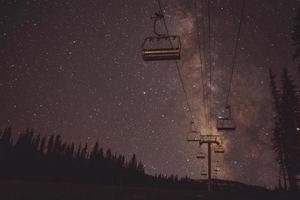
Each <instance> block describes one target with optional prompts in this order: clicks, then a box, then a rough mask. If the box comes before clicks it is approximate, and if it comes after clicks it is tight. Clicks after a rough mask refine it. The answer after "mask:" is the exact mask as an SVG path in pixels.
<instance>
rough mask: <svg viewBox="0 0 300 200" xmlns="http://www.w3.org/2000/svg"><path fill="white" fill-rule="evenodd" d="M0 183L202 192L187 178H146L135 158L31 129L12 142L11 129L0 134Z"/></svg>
mask: <svg viewBox="0 0 300 200" xmlns="http://www.w3.org/2000/svg"><path fill="white" fill-rule="evenodd" d="M0 179H16V180H34V181H35V180H37V181H56V182H73V183H91V184H106V185H110V184H111V185H124V186H157V187H181V188H197V189H199V188H202V189H205V186H204V185H203V184H202V183H199V182H196V181H193V180H191V179H189V178H187V177H184V178H178V177H177V176H174V175H170V176H165V175H161V174H159V175H155V176H150V175H147V174H146V173H145V170H144V165H143V164H142V162H140V161H137V158H136V155H135V154H133V156H132V157H131V159H129V160H128V161H126V159H125V156H124V155H117V154H113V153H112V152H111V150H110V149H108V150H106V151H104V149H103V148H102V147H100V146H99V143H98V142H96V143H95V144H94V146H93V148H92V149H91V150H89V149H88V146H87V144H85V145H81V144H79V145H78V146H77V147H76V146H75V144H74V143H71V144H68V143H66V142H64V141H62V138H61V136H60V135H51V136H50V137H46V136H43V137H42V136H40V135H35V134H34V131H33V130H32V129H26V130H25V131H24V132H22V133H21V134H19V135H18V137H17V139H16V141H15V142H14V140H13V137H12V131H11V127H8V128H5V129H4V131H2V132H1V133H0Z"/></svg>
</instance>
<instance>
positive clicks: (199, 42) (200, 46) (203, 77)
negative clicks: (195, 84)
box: [194, 0, 208, 122]
mask: <svg viewBox="0 0 300 200" xmlns="http://www.w3.org/2000/svg"><path fill="white" fill-rule="evenodd" d="M194 7H195V9H194V11H195V13H194V14H195V17H196V30H197V40H198V51H199V59H200V75H201V85H202V104H203V107H204V108H203V110H204V116H205V118H206V122H208V111H207V101H206V89H205V88H206V83H205V82H206V80H205V76H204V75H205V73H206V70H205V69H204V68H203V66H205V60H204V59H205V57H204V56H202V47H203V46H204V42H203V45H200V44H201V41H200V27H199V19H198V15H197V7H198V6H197V0H195V1H194ZM201 32H202V34H203V35H204V31H201ZM203 37H204V36H203ZM204 49H205V48H204Z"/></svg>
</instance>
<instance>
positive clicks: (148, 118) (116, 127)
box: [0, 0, 299, 186]
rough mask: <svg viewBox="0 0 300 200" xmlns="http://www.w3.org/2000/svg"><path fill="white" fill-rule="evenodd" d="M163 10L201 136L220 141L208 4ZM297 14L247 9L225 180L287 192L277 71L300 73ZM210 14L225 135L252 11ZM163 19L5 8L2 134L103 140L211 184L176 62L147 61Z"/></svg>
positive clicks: (171, 4)
mask: <svg viewBox="0 0 300 200" xmlns="http://www.w3.org/2000/svg"><path fill="white" fill-rule="evenodd" d="M162 4H163V6H164V8H165V9H164V14H165V18H166V22H167V25H168V28H169V29H170V32H171V33H174V34H179V35H180V36H181V39H182V43H183V50H182V59H181V61H179V66H180V69H181V73H182V78H183V82H184V86H185V88H186V90H187V95H188V97H189V101H190V104H191V107H192V112H193V115H194V118H195V125H196V128H197V129H198V130H200V131H201V132H205V133H207V134H215V133H216V130H215V128H213V126H209V125H208V121H207V120H206V118H205V115H206V114H205V109H206V108H207V106H205V105H206V104H205V103H204V102H203V95H202V94H203V91H202V88H203V87H202V80H203V79H201V69H203V68H205V67H207V65H206V64H203V63H202V65H201V56H200V54H201V55H205V54H206V53H207V49H202V50H201V48H200V50H199V48H198V44H199V40H198V39H197V34H199V36H200V37H201V38H200V40H201V41H202V40H203V41H204V42H206V43H207V39H208V38H207V35H206V37H204V35H203V33H199V31H198V30H199V27H200V29H202V28H204V29H205V27H207V13H206V5H207V1H197V2H196V4H195V1H194V0H186V1H183V0H162ZM195 5H197V7H195ZM297 6H299V5H298V2H297V1H296V0H288V1H287V0H276V1H274V0H254V1H246V10H245V19H244V23H243V27H242V33H241V39H240V45H239V49H238V57H237V68H236V71H235V74H234V79H233V89H232V96H231V98H230V103H231V106H232V112H233V116H234V118H235V120H236V122H237V131H236V132H234V133H226V134H225V135H224V138H225V139H224V144H225V146H226V153H225V154H224V155H223V156H218V158H217V159H216V157H215V159H214V160H215V161H216V160H219V161H220V163H221V166H220V167H221V172H220V173H219V174H218V177H219V178H226V179H233V180H238V181H243V182H245V183H251V184H259V185H266V186H274V185H276V182H277V165H276V162H275V161H274V154H273V153H272V150H271V148H270V139H271V135H270V131H271V128H272V119H271V115H272V109H271V105H270V102H271V97H270V91H269V80H268V69H269V68H272V69H274V71H275V72H276V73H277V74H279V72H280V69H281V68H282V67H285V66H287V67H289V68H290V70H292V71H293V70H294V68H295V64H294V63H293V62H292V59H291V55H292V53H293V48H292V42H291V39H290V38H291V36H290V34H291V25H292V18H293V17H294V16H295V13H296V8H297ZM210 7H211V10H210V12H211V27H212V29H211V32H212V36H211V54H212V61H213V62H212V69H213V73H212V85H211V86H210V88H211V89H210V90H209V91H211V94H212V98H211V104H212V109H211V113H212V118H211V120H210V121H211V123H212V124H214V123H215V120H214V119H215V117H217V116H218V115H219V114H221V113H222V110H223V109H224V104H225V94H226V90H227V87H228V82H229V73H230V67H231V59H232V54H233V48H234V38H235V36H236V32H237V27H238V15H239V12H240V9H241V1H238V0H234V1H227V0H222V1H221V0H214V1H210ZM156 11H158V5H157V3H156V1H145V0H130V1H125V0H105V1H104V0H101V1H79V0H78V1H68V0H66V1H58V0H53V1H18V0H16V1H5V0H2V1H1V6H0V45H1V46H0V72H1V73H0V77H1V78H0V94H1V98H0V106H1V115H0V128H1V129H3V128H4V127H6V126H8V125H12V126H13V130H14V132H15V133H17V132H20V131H22V130H24V129H25V128H27V127H32V128H34V129H35V131H36V133H39V134H42V135H50V134H61V135H62V136H63V138H64V139H65V140H68V141H70V142H71V141H74V142H76V143H77V144H78V143H85V142H87V143H88V144H90V145H92V144H93V143H94V142H95V141H97V140H99V143H100V144H101V145H102V146H103V147H105V148H111V149H112V150H113V151H114V152H118V153H125V154H126V155H127V156H130V155H132V154H133V153H136V154H137V157H138V158H139V159H141V160H142V161H143V163H144V164H145V168H146V171H147V172H148V173H150V174H155V173H163V174H171V173H172V174H178V175H180V176H185V175H188V176H190V177H192V178H197V179H198V178H200V167H201V166H204V164H203V163H202V164H201V163H200V161H199V160H197V159H196V157H195V155H196V152H197V150H198V145H197V144H189V143H188V142H186V134H187V132H189V131H190V121H191V120H190V119H189V115H188V112H187V107H186V106H187V104H186V100H185V96H184V93H183V91H182V86H181V83H180V81H179V77H178V73H177V70H176V67H175V65H174V62H172V61H170V62H169V61H165V62H147V63H145V62H144V61H143V60H142V58H141V53H140V46H141V43H142V41H143V39H144V38H145V37H146V36H151V35H152V34H153V33H152V21H151V18H150V17H151V16H152V15H153V14H154V12H156ZM197 15H198V21H197V20H196V16H197ZM197 23H198V25H199V27H198V28H197ZM205 76H206V77H207V74H206V75H205ZM205 83H206V86H207V87H208V86H209V85H207V82H205Z"/></svg>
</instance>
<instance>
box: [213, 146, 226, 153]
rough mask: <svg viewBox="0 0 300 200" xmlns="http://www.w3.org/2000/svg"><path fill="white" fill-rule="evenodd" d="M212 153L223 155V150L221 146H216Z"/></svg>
mask: <svg viewBox="0 0 300 200" xmlns="http://www.w3.org/2000/svg"><path fill="white" fill-rule="evenodd" d="M214 152H215V153H225V149H224V148H223V147H222V146H220V145H218V146H217V147H216V148H215V149H214Z"/></svg>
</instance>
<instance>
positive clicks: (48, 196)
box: [0, 181, 300, 200]
mask: <svg viewBox="0 0 300 200" xmlns="http://www.w3.org/2000/svg"><path fill="white" fill-rule="evenodd" d="M0 199H5V200H41V199H43V200H102V199H104V200H169V199H170V200H189V199H191V200H193V199H194V200H195V199H199V200H201V199H203V200H220V199H226V200H227V199H228V200H230V199H231V200H264V199H266V200H269V199H272V200H293V199H295V200H296V199H297V200H298V199H300V195H299V193H298V194H297V193H294V194H289V193H279V192H270V191H266V190H258V191H255V190H251V191H245V190H241V191H217V192H212V193H208V192H204V191H198V190H188V189H166V188H165V189H160V188H151V187H121V186H101V185H91V184H84V185H83V184H71V183H54V182H50V183H46V182H29V181H26V182H25V181H0Z"/></svg>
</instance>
